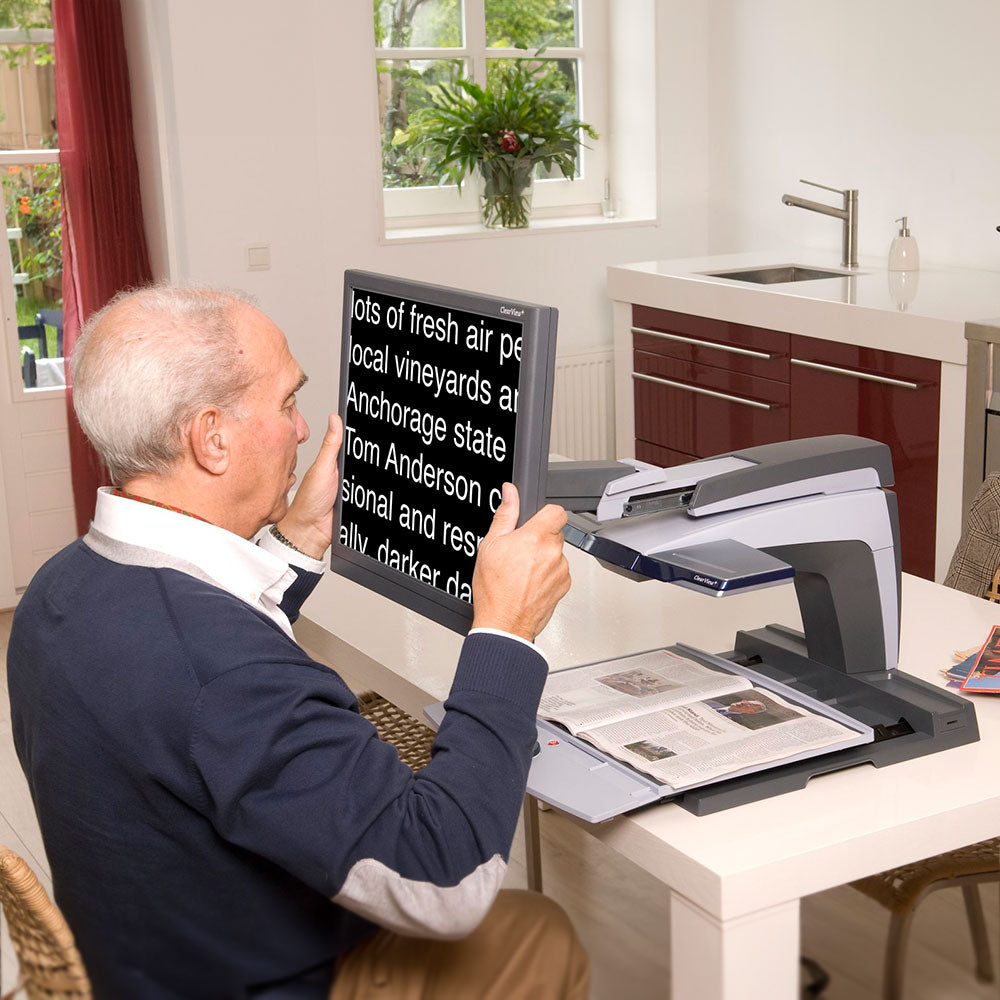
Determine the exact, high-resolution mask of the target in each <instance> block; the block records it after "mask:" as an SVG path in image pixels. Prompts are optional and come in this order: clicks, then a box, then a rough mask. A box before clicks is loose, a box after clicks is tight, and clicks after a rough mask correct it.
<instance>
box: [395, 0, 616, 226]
mask: <svg viewBox="0 0 1000 1000" xmlns="http://www.w3.org/2000/svg"><path fill="white" fill-rule="evenodd" d="M605 18H606V0H375V60H376V79H377V85H378V114H379V135H380V142H381V153H382V183H383V199H384V207H385V220H386V228H387V229H392V228H398V227H401V226H422V225H430V224H459V223H468V222H475V221H477V220H478V218H479V216H478V201H477V190H476V189H477V184H476V181H475V179H474V178H469V179H467V181H466V182H465V183H463V185H462V191H461V193H459V192H458V190H457V189H456V187H455V186H454V185H453V184H446V183H442V180H441V177H440V174H439V173H438V171H436V169H435V165H434V164H433V163H432V162H428V160H427V159H426V158H422V157H421V156H419V155H418V154H416V153H414V152H413V150H412V148H408V147H407V145H406V144H405V143H403V144H399V143H396V144H394V143H393V139H394V138H396V137H397V136H398V134H399V133H400V132H405V130H406V127H407V123H408V121H409V116H410V114H412V113H413V112H414V111H416V110H417V109H419V108H420V107H424V106H426V105H427V104H428V103H429V101H430V95H431V93H432V92H433V89H434V87H436V86H437V85H438V84H440V83H454V81H455V80H456V79H458V78H459V77H460V76H463V75H464V76H467V77H469V78H471V79H473V80H475V82H476V83H478V84H480V85H481V86H485V85H486V84H487V82H488V81H489V80H490V78H491V75H492V73H493V72H495V71H496V69H497V68H498V67H502V66H503V65H504V63H505V61H507V60H513V59H529V60H531V62H532V63H534V64H537V63H539V62H541V63H542V64H543V68H542V73H544V74H545V75H546V77H547V78H548V79H549V80H550V81H552V82H553V84H554V85H555V86H558V87H560V89H564V90H566V91H568V92H570V93H572V94H573V95H574V96H575V103H576V115H577V117H578V118H580V119H582V120H583V121H586V122H588V123H589V124H591V125H593V126H594V128H596V129H597V131H598V132H600V133H601V135H602V137H603V136H605V135H606V133H607V127H606V123H607V117H608V116H607V87H606V77H607V54H606V50H605V47H604V46H605V42H604V37H605V34H606V33H605V31H604V30H603V20H604V19H605ZM543 47H544V52H543V53H542V54H541V56H540V57H537V56H536V53H537V51H538V50H539V49H540V48H543ZM588 145H589V146H591V147H592V148H591V149H587V148H584V149H583V150H582V156H581V157H580V158H579V162H578V165H577V176H576V177H575V178H574V179H573V180H565V179H564V178H563V177H562V175H561V174H557V175H556V176H555V177H537V178H536V183H535V192H534V212H533V214H534V215H536V216H539V217H541V216H546V215H548V216H559V215H599V214H600V211H601V199H602V196H603V193H604V182H605V177H606V173H607V170H606V165H605V164H606V152H605V148H604V145H605V139H604V138H602V139H601V140H598V141H596V142H595V141H591V140H588Z"/></svg>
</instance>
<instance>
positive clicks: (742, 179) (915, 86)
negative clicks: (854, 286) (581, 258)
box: [708, 0, 1000, 281]
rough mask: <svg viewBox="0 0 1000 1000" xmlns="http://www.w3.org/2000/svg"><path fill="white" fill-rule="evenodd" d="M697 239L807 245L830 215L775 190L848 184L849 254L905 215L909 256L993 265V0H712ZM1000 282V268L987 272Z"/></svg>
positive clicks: (998, 214) (832, 236) (833, 231)
mask: <svg viewBox="0 0 1000 1000" xmlns="http://www.w3.org/2000/svg"><path fill="white" fill-rule="evenodd" d="M708 37H709V39H710V43H709V46H708V65H709V72H708V77H709V80H710V90H709V108H710V122H711V126H710V128H711V156H710V165H711V184H710V195H711V197H710V200H709V220H708V224H709V249H710V252H713V253H716V252H718V253H724V252H735V251H741V250H757V249H761V248H764V247H768V248H770V247H777V248H780V247H787V246H788V245H793V246H796V245H800V246H801V245H804V246H810V247H817V248H823V249H825V250H829V252H830V260H831V263H836V262H837V261H839V259H840V258H839V254H840V234H841V229H840V223H839V222H838V221H837V220H835V219H830V218H826V217H823V216H819V215H816V214H814V213H810V212H805V211H803V210H801V209H797V208H790V207H786V206H784V205H782V204H781V195H782V194H784V193H786V192H787V193H797V194H801V195H804V196H805V197H809V198H813V199H815V200H829V201H830V203H831V204H833V203H837V202H838V198H837V196H836V195H833V194H828V193H825V192H822V191H816V190H815V189H810V188H808V187H804V186H802V185H800V184H798V179H799V178H802V177H804V178H807V179H808V180H814V181H819V182H820V183H825V184H829V185H830V186H831V187H842V188H845V187H855V188H858V189H859V192H860V194H859V197H860V228H859V248H860V252H861V255H862V256H864V255H865V254H872V255H877V256H879V257H882V258H884V257H885V255H886V253H887V251H888V247H889V243H890V241H891V239H892V237H893V235H894V234H895V228H894V224H893V220H894V219H896V218H898V217H899V216H901V215H907V216H909V219H910V226H911V232H912V234H913V235H914V236H915V237H916V238H917V241H918V244H919V247H920V253H921V259H922V262H923V263H924V264H925V265H928V264H934V263H938V264H956V265H962V266H966V267H973V268H985V269H990V270H994V269H996V270H1000V233H997V232H996V226H997V225H998V224H1000V172H998V164H1000V128H998V122H1000V60H998V59H997V57H996V42H997V39H998V38H1000V4H997V3H996V0H953V2H950V3H937V2H934V0H877V2H872V0H838V2H837V3H825V4H820V3H802V2H801V0H713V2H712V3H711V4H710V5H709V26H708ZM998 281H1000V275H998Z"/></svg>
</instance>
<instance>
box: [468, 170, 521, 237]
mask: <svg viewBox="0 0 1000 1000" xmlns="http://www.w3.org/2000/svg"><path fill="white" fill-rule="evenodd" d="M531 168H532V164H531V163H529V162H526V163H525V164H524V165H523V166H522V165H521V164H516V165H514V166H511V164H510V163H507V162H500V163H496V164H492V163H480V164H479V178H480V182H481V185H480V191H479V211H480V213H481V215H482V220H483V225H484V226H485V227H486V228H487V229H526V228H527V226H528V220H529V219H530V218H531V193H532V189H533V181H534V171H533V170H532V169H531Z"/></svg>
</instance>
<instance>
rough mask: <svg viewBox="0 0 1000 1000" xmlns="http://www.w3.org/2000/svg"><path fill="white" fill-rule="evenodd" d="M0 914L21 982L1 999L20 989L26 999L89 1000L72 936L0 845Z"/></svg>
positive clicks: (30, 877)
mask: <svg viewBox="0 0 1000 1000" xmlns="http://www.w3.org/2000/svg"><path fill="white" fill-rule="evenodd" d="M0 909H2V910H3V912H4V914H5V915H6V917H7V926H8V928H9V930H10V937H11V941H12V942H13V944H14V950H15V951H16V952H17V959H18V964H19V965H20V968H21V981H20V983H19V984H18V985H17V986H16V987H15V988H14V989H13V990H12V991H11V992H10V993H8V994H7V995H6V996H5V997H4V998H3V1000H9V998H11V997H13V996H14V994H15V993H17V992H18V991H19V990H22V989H23V990H24V991H25V992H26V993H27V995H28V998H29V1000H42V998H45V1000H92V997H93V994H92V993H91V989H90V980H89V979H88V978H87V973H86V970H85V969H84V967H83V961H82V960H81V958H80V953H79V952H78V951H77V950H76V944H75V943H74V941H73V932H72V931H71V930H70V929H69V927H68V926H67V924H66V921H65V920H64V919H63V915H62V914H61V913H60V912H59V908H58V907H57V906H56V905H55V903H53V902H52V901H51V900H50V899H49V897H48V895H46V892H45V890H44V889H43V888H42V886H41V884H40V883H39V881H38V879H37V878H36V877H35V873H34V872H33V871H32V870H31V869H30V868H29V867H28V866H27V864H25V862H24V861H23V860H22V859H21V858H20V857H18V855H16V854H15V853H14V852H13V851H12V850H10V848H7V847H4V846H3V845H2V844H0Z"/></svg>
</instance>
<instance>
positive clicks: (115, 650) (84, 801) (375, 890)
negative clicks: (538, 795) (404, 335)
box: [7, 540, 545, 1000]
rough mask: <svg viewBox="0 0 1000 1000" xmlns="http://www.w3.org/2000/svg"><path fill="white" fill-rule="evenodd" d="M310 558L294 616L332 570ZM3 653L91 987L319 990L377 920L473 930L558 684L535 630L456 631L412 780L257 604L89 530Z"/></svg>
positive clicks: (446, 931)
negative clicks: (447, 675)
mask: <svg viewBox="0 0 1000 1000" xmlns="http://www.w3.org/2000/svg"><path fill="white" fill-rule="evenodd" d="M293 568H294V567H293ZM297 573H298V575H299V579H298V580H297V581H296V583H295V584H293V586H292V587H291V588H290V589H289V591H288V592H287V593H286V596H285V602H284V603H283V605H282V608H283V610H284V611H285V612H286V613H287V614H288V616H289V618H290V619H291V620H293V621H294V619H295V618H296V617H297V614H298V609H299V606H300V605H301V602H302V600H304V598H305V597H306V596H307V595H308V593H309V592H310V591H311V589H312V587H313V586H315V583H316V582H317V580H318V579H319V578H318V577H317V576H314V575H313V574H309V573H306V572H305V571H303V570H297ZM7 664H8V682H9V690H10V699H11V711H12V717H13V726H14V742H15V745H16V747H17V752H18V755H19V757H20V760H21V763H22V766H23V767H24V770H25V773H26V775H27V778H28V782H29V785H30V787H31V793H32V796H33V798H34V802H35V807H36V810H37V812H38V818H39V822H40V825H41V829H42V835H43V838H44V841H45V849H46V852H47V854H48V857H49V861H50V863H51V866H52V875H53V884H54V891H55V896H56V901H57V902H58V904H59V905H60V907H61V908H62V909H63V912H64V913H65V915H66V917H67V919H68V921H69V923H70V926H71V927H72V929H73V931H74V933H75V935H76V938H77V942H78V945H79V948H80V951H81V953H82V955H83V958H84V962H85V964H86V965H87V968H88V971H89V973H90V975H91V978H92V980H93V984H94V987H95V992H96V995H97V997H98V998H108V1000H123V998H129V1000H133V998H135V1000H145V998H151V1000H154V998H155V1000H161V998H163V1000H165V998H184V1000H198V998H201V997H204V998H206V1000H209V998H210V1000H224V998H230V997H231V998H237V997H239V998H242V997H250V996H267V997H271V998H278V997H281V998H293V997H295V998H304V997H310V998H312V997H315V998H320V997H325V996H326V991H327V989H328V988H329V984H330V981H331V977H332V974H333V965H334V962H335V960H336V957H337V956H338V955H339V954H341V953H342V952H343V951H345V950H346V949H348V948H350V947H351V946H352V945H354V944H355V943H357V942H358V941H360V940H361V939H363V938H364V937H366V936H367V935H369V934H370V933H372V929H373V923H372V922H371V921H374V922H377V923H379V924H382V925H385V926H390V927H393V928H394V929H397V930H399V931H401V932H403V933H408V934H415V935H418V936H445V937H448V936H461V935H462V934H465V933H468V931H469V930H471V929H472V928H473V927H474V926H475V924H476V923H477V922H478V921H479V919H481V917H482V915H483V914H484V913H485V912H486V910H487V909H488V907H489V905H490V903H491V902H492V899H493V897H494V895H495V892H496V890H497V888H498V887H499V883H500V880H501V879H502V877H503V871H504V868H505V865H506V861H507V858H508V855H509V849H510V843H511V839H512V837H513V834H514V828H515V825H516V823H517V817H518V812H519V808H520V803H521V799H522V796H523V793H524V787H525V782H526V778H527V769H528V765H529V763H530V757H531V749H532V746H533V742H534V739H535V710H536V708H537V704H538V699H539V697H540V694H541V688H542V686H543V684H544V680H545V666H544V662H543V661H542V658H541V657H540V656H539V655H538V654H537V653H536V652H535V651H533V650H532V649H531V648H530V647H529V646H527V645H525V644H523V643H520V642H518V641H516V640H514V639H510V638H507V637H503V636H494V635H489V634H477V635H473V636H470V637H469V638H467V639H466V641H465V644H464V646H463V649H462V654H461V657H460V661H459V664H458V668H457V671H456V675H455V681H454V685H453V687H452V690H451V694H450V697H449V700H448V703H447V708H448V712H447V715H446V718H445V721H444V723H443V725H442V727H441V730H440V732H439V734H438V738H437V741H436V743H435V752H434V758H433V760H432V762H431V764H430V765H429V766H428V767H427V768H425V769H424V770H423V771H421V772H420V773H419V774H418V775H417V776H413V775H412V774H411V772H410V770H409V768H407V767H406V766H405V765H404V764H402V763H401V762H400V761H399V759H398V757H397V755H396V753H395V751H394V750H393V749H392V747H390V746H388V745H386V744H384V743H382V742H381V741H380V740H379V739H378V737H377V735H376V732H375V729H374V727H372V726H371V725H370V724H369V723H368V722H367V721H366V720H365V719H363V718H362V717H361V716H360V715H359V714H358V712H357V703H356V701H355V699H354V697H353V695H352V694H351V692H350V690H349V689H348V688H347V687H346V686H345V685H344V683H343V682H342V681H341V680H340V678H339V677H338V676H337V674H336V673H334V672H333V671H332V670H330V669H328V668H327V667H325V666H323V665H321V664H319V663H316V662H314V661H313V660H311V659H310V658H309V657H308V656H307V655H306V654H305V653H304V652H303V650H302V649H301V648H300V647H299V646H298V645H297V644H296V643H295V642H294V641H292V640H291V639H290V638H289V637H288V636H287V635H286V634H285V633H284V632H282V631H281V629H280V628H278V626H277V625H276V624H275V623H274V622H272V621H271V620H270V619H269V618H267V617H266V616H265V615H263V614H261V613H259V612H258V611H257V610H255V609H254V608H251V607H250V606H249V605H247V604H245V603H244V602H242V601H240V600H239V599H238V598H236V597H233V596H231V595H230V594H227V593H226V592H224V591H222V590H220V589H218V588H217V587H214V586H212V585H211V584H208V583H205V582H202V581H200V580H198V579H196V578H195V577H193V576H189V575H187V574H186V573H183V572H180V571H178V570H176V569H167V568H149V567H145V566H137V565H127V564H122V563H118V562H113V561H111V560H110V559H108V558H105V557H104V556H101V555H98V554H97V553H96V552H95V551H93V550H92V549H91V548H89V547H88V546H87V545H86V544H85V542H84V541H82V540H81V541H77V542H75V543H74V544H72V545H71V546H69V547H68V548H67V549H65V550H64V551H63V552H61V553H60V554H58V555H57V556H55V557H54V558H53V559H52V560H50V561H49V562H48V563H47V564H46V565H45V566H44V567H43V568H42V569H41V570H40V571H39V572H38V574H37V575H36V577H35V579H34V580H33V581H32V583H31V586H30V587H29V588H28V590H27V592H26V593H25V595H24V597H23V598H22V600H21V603H20V605H19V607H18V609H17V611H16V613H15V616H14V625H13V630H12V632H11V639H10V647H9V650H8V657H7Z"/></svg>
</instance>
